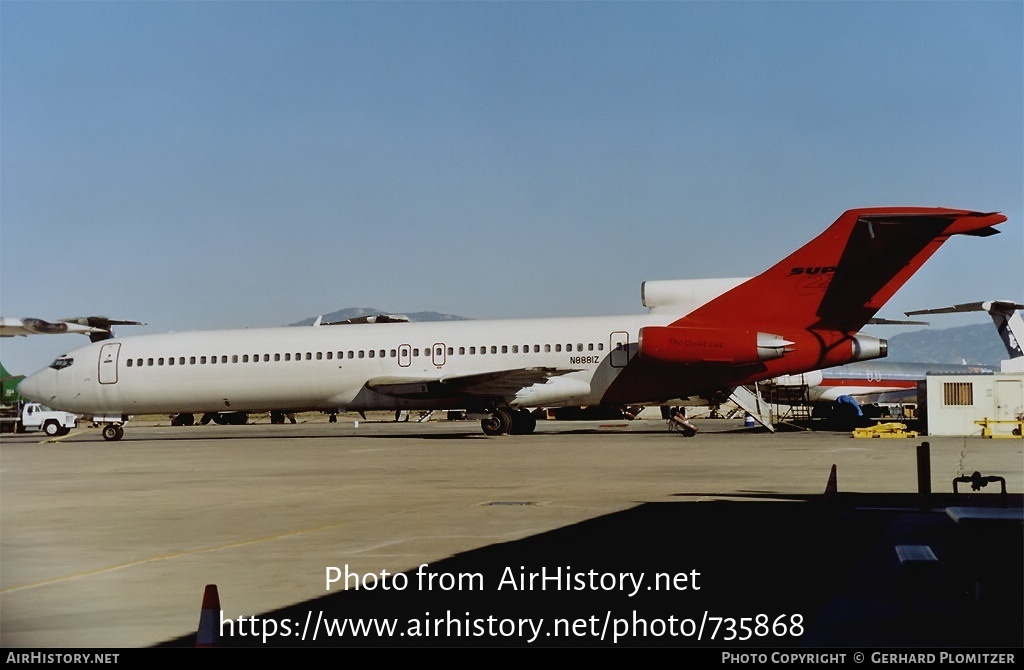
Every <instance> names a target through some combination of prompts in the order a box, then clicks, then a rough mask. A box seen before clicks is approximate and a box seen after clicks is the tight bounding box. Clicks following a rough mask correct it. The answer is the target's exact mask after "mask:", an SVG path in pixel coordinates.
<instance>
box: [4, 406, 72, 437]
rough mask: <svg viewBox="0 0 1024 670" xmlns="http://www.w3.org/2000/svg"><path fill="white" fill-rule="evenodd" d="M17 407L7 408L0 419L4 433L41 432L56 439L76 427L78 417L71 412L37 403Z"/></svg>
mask: <svg viewBox="0 0 1024 670" xmlns="http://www.w3.org/2000/svg"><path fill="white" fill-rule="evenodd" d="M18 405H19V406H12V407H10V408H8V409H7V411H5V412H4V415H3V416H2V417H0V420H2V421H3V427H2V428H3V431H4V432H15V433H25V432H30V431H35V430H41V431H43V432H44V433H46V434H47V435H49V436H50V437H56V436H58V435H67V434H68V433H70V432H71V429H72V428H74V427H75V426H77V425H78V417H77V416H75V415H74V414H72V413H71V412H60V411H57V410H53V409H50V408H49V407H47V406H46V405H40V404H39V403H37V402H26V403H18ZM19 409H20V411H19Z"/></svg>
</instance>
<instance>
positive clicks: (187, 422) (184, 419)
mask: <svg viewBox="0 0 1024 670" xmlns="http://www.w3.org/2000/svg"><path fill="white" fill-rule="evenodd" d="M195 424H196V417H195V415H194V414H189V413H188V412H184V413H182V414H175V415H174V418H173V419H171V425H172V426H194V425H195Z"/></svg>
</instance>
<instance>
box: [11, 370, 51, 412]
mask: <svg viewBox="0 0 1024 670" xmlns="http://www.w3.org/2000/svg"><path fill="white" fill-rule="evenodd" d="M51 372H52V371H51V370H40V371H39V372H36V373H34V374H31V375H29V376H28V377H25V378H24V379H22V380H21V383H19V384H18V393H20V394H21V395H22V396H24V397H26V398H28V399H29V400H33V401H35V402H41V403H43V404H49V403H50V402H51V401H52V400H53V397H54V391H55V390H56V389H55V388H54V384H53V375H52V374H49V373H51Z"/></svg>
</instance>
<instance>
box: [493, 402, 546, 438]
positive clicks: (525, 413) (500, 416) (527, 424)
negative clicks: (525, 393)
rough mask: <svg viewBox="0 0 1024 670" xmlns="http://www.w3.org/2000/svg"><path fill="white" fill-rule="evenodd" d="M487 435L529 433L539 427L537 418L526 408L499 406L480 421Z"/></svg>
mask: <svg viewBox="0 0 1024 670" xmlns="http://www.w3.org/2000/svg"><path fill="white" fill-rule="evenodd" d="M480 427H481V428H483V430H484V434H485V435H504V434H505V433H508V434H509V435H529V434H530V433H532V432H533V431H534V430H536V428H537V418H536V417H535V416H533V414H531V413H530V411H529V410H526V409H503V408H500V407H499V408H497V409H495V410H494V411H493V412H492V413H491V416H490V417H488V418H486V419H483V420H481V421H480Z"/></svg>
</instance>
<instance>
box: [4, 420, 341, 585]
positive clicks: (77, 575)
mask: <svg viewBox="0 0 1024 670" xmlns="http://www.w3.org/2000/svg"><path fill="white" fill-rule="evenodd" d="M65 437H66V436H65ZM344 525H345V524H344V523H332V524H328V525H326V526H317V527H315V528H305V529H303V530H296V531H293V532H290V533H281V534H278V535H268V536H267V537H260V538H255V539H252V540H242V541H241V542H231V543H229V544H222V545H217V546H213V547H202V548H200V549H192V550H189V551H179V552H174V553H171V554H163V555H161V556H152V557H150V558H143V559H141V560H138V561H129V562H128V563H121V564H120V565H112V566H110V567H106V568H96V569H95V570H84V571H82V572H76V573H72V574H70V575H64V576H63V577H54V578H53V579H43V580H40V581H38V582H32V583H30V584H21V585H20V586H12V587H10V588H6V589H0V594H3V593H13V592H15V591H24V590H25V589H33V588H36V587H38V586H50V585H52V584H59V583H61V582H68V581H71V580H74V579H80V578H82V577H92V576H95V575H102V574H104V573H107V572H114V571H115V570H122V569H124V568H133V567H135V566H137V565H145V564H146V563H155V562H157V561H169V560H172V559H175V558H182V557H184V556H195V555H197V554H208V553H211V552H214V551H223V550H225V549H235V548H237V547H244V546H247V545H250V544H259V543H261V542H273V541H274V540H280V539H283V538H286V537H294V536H296V535H304V534H306V533H316V532H319V531H322V530H330V529H331V528H339V527H341V526H344Z"/></svg>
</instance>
